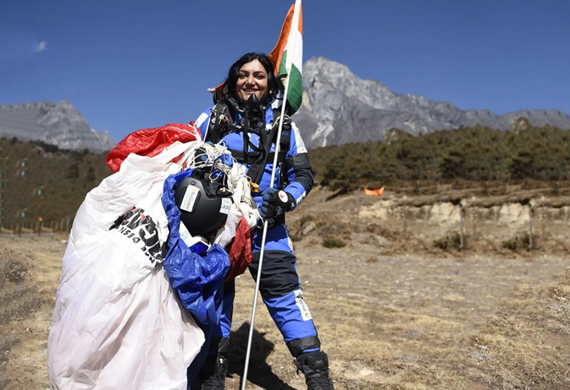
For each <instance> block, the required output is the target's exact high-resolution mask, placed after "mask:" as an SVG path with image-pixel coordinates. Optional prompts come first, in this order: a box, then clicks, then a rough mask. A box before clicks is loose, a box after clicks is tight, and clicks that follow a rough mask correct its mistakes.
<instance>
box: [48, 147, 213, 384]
mask: <svg viewBox="0 0 570 390" xmlns="http://www.w3.org/2000/svg"><path fill="white" fill-rule="evenodd" d="M201 145H203V143H202V142H199V141H196V142H190V143H186V144H181V143H178V142H177V143H174V144H172V145H170V146H169V147H168V148H165V149H164V151H163V152H162V153H161V154H159V155H158V156H156V157H153V158H151V157H143V156H138V155H135V154H131V155H129V156H128V157H127V159H126V160H125V161H124V162H123V164H122V165H121V169H120V171H119V172H117V173H115V174H113V175H111V176H109V177H108V178H106V179H105V180H103V181H102V182H101V184H100V185H99V186H98V187H97V188H95V189H93V190H92V191H90V192H89V194H88V195H87V196H86V198H85V200H84V202H83V204H82V205H81V207H80V208H79V210H78V212H77V215H76V218H75V221H74V225H73V228H72V231H71V235H70V238H69V243H68V247H67V250H66V253H65V255H64V257H63V267H62V276H61V280H60V285H59V288H58V291H57V295H56V304H55V309H54V313H53V315H52V319H51V324H50V334H49V337H48V373H49V378H50V386H51V388H52V389H58V390H67V389H69V390H71V389H74V390H77V389H125V390H131V389H132V390H142V389H147V390H151V389H156V390H165V389H172V390H186V388H187V383H186V369H187V367H188V366H189V365H190V364H191V362H192V361H193V360H194V358H195V357H196V355H197V354H198V352H199V350H200V348H201V346H202V344H203V342H204V334H203V332H202V331H201V330H200V329H199V328H198V326H197V325H196V323H195V322H194V320H193V318H192V317H191V316H190V314H189V313H188V312H187V310H186V309H185V308H184V307H183V306H182V304H181V303H180V301H179V299H178V298H177V296H176V295H175V293H174V292H173V290H172V288H171V286H170V283H169V281H168V278H167V276H166V272H165V271H164V269H163V267H162V265H161V264H160V263H161V262H162V260H163V254H164V250H163V249H164V243H165V241H166V240H167V238H168V221H167V219H166V215H165V213H164V210H163V208H162V203H161V196H162V187H163V183H164V180H165V179H166V178H167V177H168V176H169V175H170V174H173V173H176V172H179V171H180V170H181V169H182V165H181V164H180V163H169V161H170V160H171V159H172V158H174V157H176V156H179V155H181V154H183V155H184V156H188V155H190V154H193V153H194V151H195V150H196V148H198V147H200V146H201ZM183 159H184V158H183ZM119 217H121V218H119Z"/></svg>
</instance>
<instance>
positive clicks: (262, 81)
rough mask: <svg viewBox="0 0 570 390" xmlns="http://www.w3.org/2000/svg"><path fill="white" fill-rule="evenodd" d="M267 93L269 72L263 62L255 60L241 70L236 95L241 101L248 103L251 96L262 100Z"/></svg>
mask: <svg viewBox="0 0 570 390" xmlns="http://www.w3.org/2000/svg"><path fill="white" fill-rule="evenodd" d="M266 93H267V72H266V71H265V68H264V67H263V65H261V62H259V61H258V60H253V61H251V62H248V63H247V64H245V65H243V66H242V67H241V69H240V70H239V76H238V79H237V83H236V94H237V96H238V97H239V98H240V100H241V101H244V102H245V101H247V99H249V97H250V96H251V95H254V94H255V95H256V96H257V99H259V100H261V99H262V98H263V97H264V96H265V94H266Z"/></svg>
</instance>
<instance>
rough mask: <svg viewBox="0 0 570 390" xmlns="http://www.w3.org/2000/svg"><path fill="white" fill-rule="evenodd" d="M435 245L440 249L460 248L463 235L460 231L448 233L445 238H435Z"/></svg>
mask: <svg viewBox="0 0 570 390" xmlns="http://www.w3.org/2000/svg"><path fill="white" fill-rule="evenodd" d="M433 246H435V247H436V248H439V249H443V250H444V251H447V250H459V249H461V236H460V235H459V233H454V234H451V235H447V236H445V237H443V238H440V239H438V240H435V241H434V242H433Z"/></svg>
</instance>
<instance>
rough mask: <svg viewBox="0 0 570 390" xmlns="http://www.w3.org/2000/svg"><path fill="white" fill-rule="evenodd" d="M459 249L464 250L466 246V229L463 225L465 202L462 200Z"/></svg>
mask: <svg viewBox="0 0 570 390" xmlns="http://www.w3.org/2000/svg"><path fill="white" fill-rule="evenodd" d="M459 206H460V209H459V249H460V250H463V247H464V245H465V241H464V236H465V228H464V225H463V220H464V219H465V200H462V201H461V202H460V203H459Z"/></svg>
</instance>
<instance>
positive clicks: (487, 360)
mask: <svg viewBox="0 0 570 390" xmlns="http://www.w3.org/2000/svg"><path fill="white" fill-rule="evenodd" d="M321 195H322V194H321V193H319V192H318V191H313V193H312V194H311V197H310V198H309V199H308V200H307V202H306V203H305V204H303V205H302V206H301V207H300V208H299V210H297V211H295V212H294V213H292V214H291V216H290V218H289V226H290V230H291V233H292V236H293V237H294V246H295V252H296V254H297V256H298V271H299V274H300V275H301V280H302V287H303V290H304V296H305V299H306V301H307V303H308V304H309V307H310V309H311V313H312V316H313V319H314V321H315V323H316V325H317V328H318V330H319V335H320V338H321V340H322V343H323V349H324V350H325V351H326V352H327V353H328V355H329V359H330V362H331V364H330V365H331V374H332V378H333V381H334V384H335V388H336V389H337V390H343V389H345V390H348V389H351V390H353V389H359V390H374V389H437V390H439V389H470V390H480V389H522V388H525V389H567V388H570V373H569V368H570V365H569V363H570V342H569V341H568V340H570V337H568V336H569V335H570V306H569V305H570V304H569V303H568V302H569V300H570V276H569V275H568V274H566V272H567V269H569V268H570V258H569V257H568V256H567V252H566V249H565V248H566V247H565V246H564V245H563V244H561V245H558V246H553V247H548V248H546V249H547V250H546V249H542V250H538V249H537V250H533V251H527V250H519V251H512V250H508V249H506V248H504V247H503V246H502V245H500V243H498V244H497V243H495V244H492V243H491V244H489V243H488V242H487V244H485V245H483V243H482V244H481V245H472V246H471V249H469V250H464V251H458V250H456V249H454V246H453V245H451V246H450V247H447V248H442V247H441V246H439V247H438V246H435V245H434V240H437V239H441V238H444V237H447V236H450V235H451V234H452V233H453V229H456V226H455V225H453V228H452V229H451V230H450V229H448V227H446V225H444V224H441V223H439V224H438V222H437V221H431V222H429V223H427V222H425V221H424V222H421V223H420V222H418V223H416V222H415V221H414V220H412V219H409V220H408V219H401V218H400V219H397V220H396V218H395V217H394V218H393V219H390V218H384V217H382V215H383V214H382V213H381V212H379V211H378V208H379V207H380V205H379V203H378V202H380V198H374V199H372V198H366V199H364V198H362V199H356V198H355V197H354V196H348V197H338V198H334V199H328V200H327V201H326V203H325V204H324V205H323V202H322V197H321ZM380 208H381V207H380ZM374 210H376V211H374ZM387 215H388V216H389V214H387ZM478 234H479V235H481V234H482V232H481V231H479V232H478ZM481 242H483V240H482V241H481ZM65 247H66V237H64V236H41V237H36V236H29V237H19V238H17V237H1V238H0V248H1V249H0V271H1V272H2V274H1V275H0V276H1V277H0V297H2V298H3V299H2V303H1V306H0V337H1V338H0V388H5V389H15V390H24V389H25V390H29V389H40V390H44V389H48V388H49V384H48V379H47V372H46V355H47V350H46V348H47V335H48V331H49V318H50V316H51V311H52V310H53V305H54V298H55V292H56V289H57V285H58V281H59V275H60V272H61V258H62V256H63V253H64V250H65ZM253 288H254V283H253V281H252V280H251V278H250V276H249V274H248V273H246V274H244V275H242V276H240V277H238V279H237V283H236V289H237V295H236V303H235V313H234V326H233V335H232V347H231V362H230V375H229V376H228V378H227V379H226V388H227V389H239V382H240V378H241V375H242V372H243V366H244V357H245V346H246V343H247V336H248V331H249V323H250V316H251V304H252V300H253V295H252V292H253ZM259 302H260V304H259V310H258V311H257V317H256V322H255V332H254V340H253V349H252V355H251V362H250V370H249V377H248V380H249V384H248V387H247V388H248V389H266V390H285V389H286V390H291V389H297V390H300V389H305V388H306V386H305V385H304V381H303V377H302V375H300V374H297V373H296V369H295V367H294V366H293V364H292V358H291V356H290V355H289V352H288V350H287V348H286V346H285V344H284V343H283V341H282V340H281V336H280V334H279V332H278V331H277V329H276V328H275V326H274V324H273V322H272V320H271V319H270V317H269V315H268V314H267V311H266V310H265V308H264V307H263V304H262V303H261V300H260V301H259Z"/></svg>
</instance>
